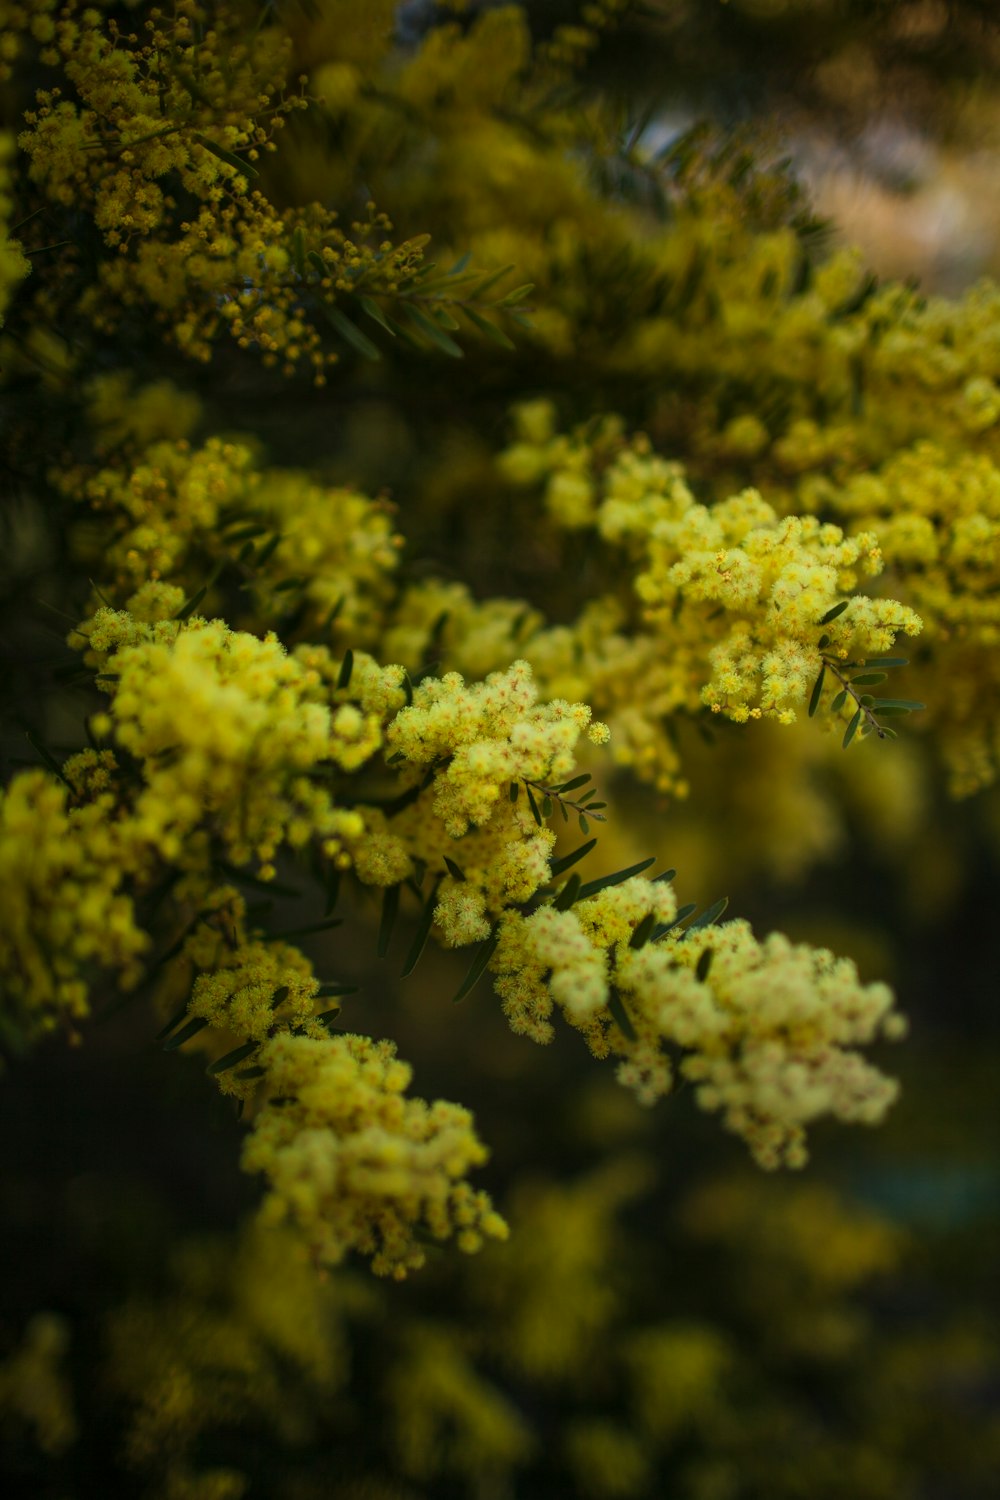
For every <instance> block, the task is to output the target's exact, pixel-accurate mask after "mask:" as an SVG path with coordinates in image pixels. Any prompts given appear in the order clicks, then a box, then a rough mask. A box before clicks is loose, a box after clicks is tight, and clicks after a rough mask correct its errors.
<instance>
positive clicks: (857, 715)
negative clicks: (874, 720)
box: [844, 708, 861, 750]
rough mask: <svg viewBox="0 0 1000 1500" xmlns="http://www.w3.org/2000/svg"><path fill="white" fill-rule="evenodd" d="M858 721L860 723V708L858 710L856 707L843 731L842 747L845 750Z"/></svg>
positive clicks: (855, 731)
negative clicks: (852, 716)
mask: <svg viewBox="0 0 1000 1500" xmlns="http://www.w3.org/2000/svg"><path fill="white" fill-rule="evenodd" d="M860 723H861V710H860V708H858V709H855V711H854V718H853V719H852V720H851V722H850V723H849V724H848V726H847V729H846V730H845V732H844V749H845V750H846V749H847V747H848V745H849V744H850V743H851V741H852V740H853V738H854V736H855V734H856V733H857V728H858V725H859V724H860Z"/></svg>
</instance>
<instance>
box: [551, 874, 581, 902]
mask: <svg viewBox="0 0 1000 1500" xmlns="http://www.w3.org/2000/svg"><path fill="white" fill-rule="evenodd" d="M579 894H580V877H579V875H577V874H576V873H575V871H574V873H573V874H572V875H571V876H570V877H569V879H568V880H567V882H566V884H565V885H564V886H563V888H562V890H561V891H560V892H559V894H558V896H557V897H556V899H555V900H554V901H553V903H552V905H553V907H554V908H555V910H556V911H569V909H570V907H571V906H572V905H573V902H574V901H575V900H576V899H577V897H578V896H579Z"/></svg>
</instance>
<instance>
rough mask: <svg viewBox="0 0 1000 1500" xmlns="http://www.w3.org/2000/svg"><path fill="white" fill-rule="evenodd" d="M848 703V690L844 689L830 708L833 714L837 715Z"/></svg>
mask: <svg viewBox="0 0 1000 1500" xmlns="http://www.w3.org/2000/svg"><path fill="white" fill-rule="evenodd" d="M846 702H847V689H846V688H843V689H842V690H841V691H840V692H839V693H838V694H837V696H836V698H834V700H833V702H832V703H831V704H830V708H831V710H832V712H833V713H835V714H837V713H839V712H840V710H841V709H842V708H843V706H844V704H845V703H846Z"/></svg>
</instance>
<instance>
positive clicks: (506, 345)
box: [462, 307, 517, 349]
mask: <svg viewBox="0 0 1000 1500" xmlns="http://www.w3.org/2000/svg"><path fill="white" fill-rule="evenodd" d="M462 312H463V313H464V314H465V316H466V317H467V318H468V320H469V322H470V323H471V324H472V326H473V328H476V329H478V330H479V332H480V333H481V334H482V335H483V336H484V338H488V339H491V340H492V342H493V343H494V344H498V345H499V346H500V348H501V349H516V348H517V345H516V344H515V343H514V341H513V339H509V338H508V337H507V335H506V334H505V333H504V331H503V329H502V328H498V327H497V325H496V324H495V323H491V322H490V320H489V318H484V317H483V316H482V314H481V313H477V312H476V310H475V308H474V307H463V308H462Z"/></svg>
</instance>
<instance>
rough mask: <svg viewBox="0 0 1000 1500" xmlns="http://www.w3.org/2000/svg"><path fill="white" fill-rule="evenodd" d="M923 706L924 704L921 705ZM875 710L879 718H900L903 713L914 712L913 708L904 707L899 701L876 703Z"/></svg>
mask: <svg viewBox="0 0 1000 1500" xmlns="http://www.w3.org/2000/svg"><path fill="white" fill-rule="evenodd" d="M920 707H921V708H922V707H923V704H921V705H920ZM874 712H875V713H876V714H877V715H878V716H879V718H898V717H899V716H900V715H901V714H912V713H913V712H914V710H913V709H912V708H903V707H902V705H901V704H899V703H876V704H875V708H874Z"/></svg>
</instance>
